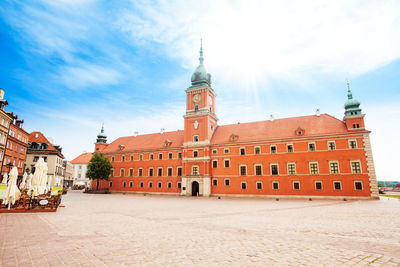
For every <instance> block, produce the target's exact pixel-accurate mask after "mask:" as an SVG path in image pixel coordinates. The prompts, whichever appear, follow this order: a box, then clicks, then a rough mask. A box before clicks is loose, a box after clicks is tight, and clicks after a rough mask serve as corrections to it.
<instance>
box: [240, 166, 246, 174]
mask: <svg viewBox="0 0 400 267" xmlns="http://www.w3.org/2000/svg"><path fill="white" fill-rule="evenodd" d="M242 167H245V168H246V174H245V175H242V170H241V168H242ZM239 176H247V165H246V164H239Z"/></svg>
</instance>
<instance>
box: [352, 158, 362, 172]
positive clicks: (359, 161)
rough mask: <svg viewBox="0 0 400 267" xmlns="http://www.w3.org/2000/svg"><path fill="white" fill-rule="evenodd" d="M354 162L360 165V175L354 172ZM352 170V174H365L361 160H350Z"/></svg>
mask: <svg viewBox="0 0 400 267" xmlns="http://www.w3.org/2000/svg"><path fill="white" fill-rule="evenodd" d="M354 162H358V164H359V165H360V172H359V173H357V172H354V170H353V163H354ZM350 169H351V173H352V174H362V173H363V170H362V165H361V160H359V159H357V160H350Z"/></svg>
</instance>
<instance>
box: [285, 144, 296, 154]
mask: <svg viewBox="0 0 400 267" xmlns="http://www.w3.org/2000/svg"><path fill="white" fill-rule="evenodd" d="M289 146H291V147H292V151H289ZM286 152H287V153H293V152H294V145H293V144H286Z"/></svg>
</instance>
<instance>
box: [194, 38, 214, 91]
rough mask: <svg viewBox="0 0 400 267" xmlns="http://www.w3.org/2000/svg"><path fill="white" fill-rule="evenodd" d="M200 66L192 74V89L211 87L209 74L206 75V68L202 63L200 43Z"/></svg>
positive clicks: (201, 46)
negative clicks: (204, 86)
mask: <svg viewBox="0 0 400 267" xmlns="http://www.w3.org/2000/svg"><path fill="white" fill-rule="evenodd" d="M199 61H200V64H199V66H198V67H197V68H196V70H195V71H194V73H193V74H192V79H191V81H192V87H197V86H202V85H208V86H211V74H209V73H207V70H206V68H205V67H204V64H203V61H204V57H203V44H202V42H200V57H199Z"/></svg>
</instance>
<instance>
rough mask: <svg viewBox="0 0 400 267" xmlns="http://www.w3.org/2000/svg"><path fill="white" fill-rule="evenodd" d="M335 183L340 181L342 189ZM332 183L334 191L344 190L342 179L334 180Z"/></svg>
mask: <svg viewBox="0 0 400 267" xmlns="http://www.w3.org/2000/svg"><path fill="white" fill-rule="evenodd" d="M335 183H340V189H336V188H335ZM332 185H333V190H334V191H342V190H343V186H342V181H338V180H335V181H332Z"/></svg>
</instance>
